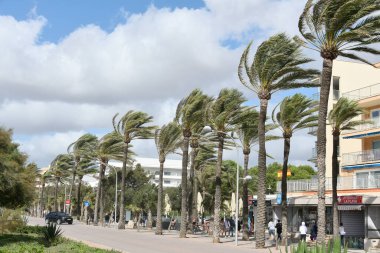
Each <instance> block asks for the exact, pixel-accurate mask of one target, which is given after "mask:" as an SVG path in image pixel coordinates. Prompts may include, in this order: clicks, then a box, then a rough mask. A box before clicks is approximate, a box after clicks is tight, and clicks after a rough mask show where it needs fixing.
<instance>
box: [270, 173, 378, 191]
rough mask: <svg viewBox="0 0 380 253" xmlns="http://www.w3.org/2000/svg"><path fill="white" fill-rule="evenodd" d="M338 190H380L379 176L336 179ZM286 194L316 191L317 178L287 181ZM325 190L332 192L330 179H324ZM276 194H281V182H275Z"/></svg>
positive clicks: (370, 175)
mask: <svg viewBox="0 0 380 253" xmlns="http://www.w3.org/2000/svg"><path fill="white" fill-rule="evenodd" d="M337 181H338V184H337V189H338V190H352V189H373V188H380V174H368V175H365V176H348V177H338V180H337ZM287 186H288V192H303V191H317V190H318V178H317V177H315V178H312V179H301V180H288V184H287ZM326 190H327V191H329V190H332V178H331V177H330V178H326ZM277 192H281V181H278V182H277Z"/></svg>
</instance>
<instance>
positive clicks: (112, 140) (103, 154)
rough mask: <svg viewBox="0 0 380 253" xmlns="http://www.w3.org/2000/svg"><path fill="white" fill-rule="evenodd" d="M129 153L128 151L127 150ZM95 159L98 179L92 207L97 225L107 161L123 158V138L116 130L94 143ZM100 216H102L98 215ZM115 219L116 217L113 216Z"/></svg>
mask: <svg viewBox="0 0 380 253" xmlns="http://www.w3.org/2000/svg"><path fill="white" fill-rule="evenodd" d="M129 153H130V152H129ZM95 159H96V160H97V162H98V163H99V179H98V187H97V189H96V197H95V207H94V225H95V226H96V225H98V222H99V217H98V211H99V206H100V205H99V204H100V203H101V202H102V200H101V196H102V195H101V194H100V193H101V190H102V188H103V179H104V174H105V170H106V167H107V165H108V161H109V160H111V159H114V160H118V161H122V160H123V139H122V138H120V136H119V135H118V134H116V132H111V133H108V134H106V135H105V136H103V137H102V138H101V139H100V140H99V141H97V144H96V150H95ZM100 217H102V216H100ZM115 219H116V217H115Z"/></svg>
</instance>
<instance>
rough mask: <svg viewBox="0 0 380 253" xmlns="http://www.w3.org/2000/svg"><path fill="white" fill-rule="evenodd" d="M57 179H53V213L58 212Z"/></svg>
mask: <svg viewBox="0 0 380 253" xmlns="http://www.w3.org/2000/svg"><path fill="white" fill-rule="evenodd" d="M59 179H60V178H59V177H56V178H55V188H54V211H55V212H57V211H58V183H59Z"/></svg>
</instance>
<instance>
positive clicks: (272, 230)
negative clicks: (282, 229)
mask: <svg viewBox="0 0 380 253" xmlns="http://www.w3.org/2000/svg"><path fill="white" fill-rule="evenodd" d="M275 231H276V227H275V225H274V222H273V220H272V219H270V220H269V223H268V232H269V239H272V237H271V236H272V235H273V239H274V238H275V235H274V233H275Z"/></svg>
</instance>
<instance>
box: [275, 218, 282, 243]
mask: <svg viewBox="0 0 380 253" xmlns="http://www.w3.org/2000/svg"><path fill="white" fill-rule="evenodd" d="M276 232H277V240H278V241H281V240H282V223H281V220H277V224H276Z"/></svg>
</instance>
